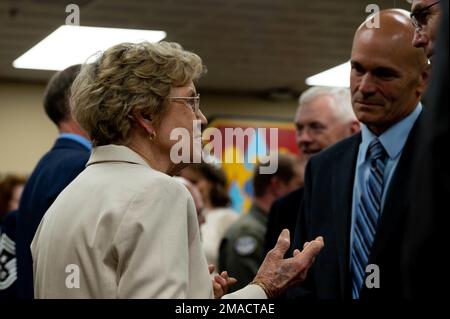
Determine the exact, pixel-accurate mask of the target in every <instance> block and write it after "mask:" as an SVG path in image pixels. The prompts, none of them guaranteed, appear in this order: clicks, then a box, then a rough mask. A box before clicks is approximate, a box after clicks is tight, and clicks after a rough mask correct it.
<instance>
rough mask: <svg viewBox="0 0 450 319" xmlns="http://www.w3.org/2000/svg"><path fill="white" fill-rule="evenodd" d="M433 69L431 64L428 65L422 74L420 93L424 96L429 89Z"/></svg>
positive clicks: (419, 86)
mask: <svg viewBox="0 0 450 319" xmlns="http://www.w3.org/2000/svg"><path fill="white" fill-rule="evenodd" d="M431 68H432V65H431V64H430V63H427V64H426V65H425V66H424V67H423V69H422V72H421V73H420V79H419V85H418V93H419V94H420V95H421V96H422V95H423V94H424V93H425V91H426V89H427V87H428V83H429V82H430V76H431Z"/></svg>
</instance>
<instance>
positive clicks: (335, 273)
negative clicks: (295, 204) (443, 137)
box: [288, 117, 421, 299]
mask: <svg viewBox="0 0 450 319" xmlns="http://www.w3.org/2000/svg"><path fill="white" fill-rule="evenodd" d="M420 118H421V117H419V119H418V120H417V121H416V123H415V124H414V126H413V128H412V130H411V132H410V135H409V137H408V140H407V142H406V144H405V147H404V149H403V152H402V155H401V158H400V160H399V163H398V165H397V168H396V170H395V172H394V175H393V177H392V180H391V183H390V185H389V188H388V190H387V192H388V193H387V197H386V202H385V206H384V210H383V213H382V217H381V220H380V222H379V225H378V229H377V233H376V236H375V239H374V243H373V246H372V251H371V254H370V256H369V264H376V265H378V266H379V269H380V288H379V289H367V288H364V289H363V290H362V292H361V294H360V298H361V299H365V298H395V297H399V296H400V295H401V294H400V291H401V285H400V271H401V267H400V266H401V261H400V259H401V258H400V251H401V247H402V237H403V229H404V221H405V212H406V204H407V201H408V193H407V192H406V191H405V190H406V189H407V187H406V186H407V183H408V179H407V177H408V176H409V174H410V169H411V159H412V158H413V156H414V155H413V153H414V146H415V141H416V133H417V132H416V131H417V126H418V122H420ZM360 143H361V134H357V135H354V136H352V137H350V138H348V139H345V140H343V141H341V142H339V143H337V144H335V145H334V146H332V147H330V148H328V149H326V150H324V151H323V152H321V153H320V154H318V155H316V156H314V157H313V158H311V160H310V161H309V163H308V165H307V168H306V172H305V193H304V200H303V205H302V208H301V211H300V214H299V220H298V223H297V229H296V234H295V246H296V247H298V248H300V247H302V246H303V243H304V242H305V241H309V240H312V239H314V238H315V237H316V236H319V235H320V236H323V237H324V241H325V247H324V249H323V250H322V252H321V253H320V254H319V256H318V257H317V259H316V261H315V263H314V265H313V267H312V268H311V272H310V273H309V274H308V279H307V281H306V282H305V283H304V285H303V288H295V289H293V290H291V291H290V292H288V296H289V297H291V298H292V297H310V298H313V299H316V298H318V299H350V298H351V276H350V227H351V213H352V196H353V183H354V177H355V168H356V160H357V154H358V150H359V144H360Z"/></svg>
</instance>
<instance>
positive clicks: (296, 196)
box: [264, 188, 303, 256]
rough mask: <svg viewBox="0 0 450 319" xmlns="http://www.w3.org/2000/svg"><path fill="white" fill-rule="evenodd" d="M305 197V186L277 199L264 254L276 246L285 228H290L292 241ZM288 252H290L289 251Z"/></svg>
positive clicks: (268, 229) (272, 209)
mask: <svg viewBox="0 0 450 319" xmlns="http://www.w3.org/2000/svg"><path fill="white" fill-rule="evenodd" d="M302 199H303V188H299V189H296V190H295V191H293V192H291V193H289V194H287V195H286V196H283V197H282V198H280V199H278V200H276V201H275V202H274V203H273V205H272V207H271V208H270V213H269V220H268V222H267V232H266V237H265V240H264V256H265V255H266V254H267V253H268V252H269V250H271V249H272V248H273V247H275V244H276V243H277V240H278V236H280V233H281V231H282V230H283V229H284V228H287V229H289V232H290V234H291V242H292V241H293V236H294V233H295V225H296V221H297V216H298V214H299V212H300V204H301V202H302ZM287 254H288V253H287Z"/></svg>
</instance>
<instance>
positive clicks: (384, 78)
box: [350, 9, 429, 135]
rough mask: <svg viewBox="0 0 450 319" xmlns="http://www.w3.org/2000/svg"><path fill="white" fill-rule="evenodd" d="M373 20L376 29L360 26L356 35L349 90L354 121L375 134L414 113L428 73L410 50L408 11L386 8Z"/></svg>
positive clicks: (418, 51) (420, 53)
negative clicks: (356, 120)
mask: <svg viewBox="0 0 450 319" xmlns="http://www.w3.org/2000/svg"><path fill="white" fill-rule="evenodd" d="M377 15H379V16H378V17H377V18H379V21H380V25H379V28H369V27H368V24H367V23H366V22H364V23H363V24H361V26H360V27H359V28H358V29H357V31H356V33H355V37H354V40H353V47H352V56H351V65H352V72H351V76H350V87H351V93H352V104H353V110H354V111H355V114H356V116H357V118H358V119H359V120H360V121H361V122H363V123H364V124H366V125H367V126H368V127H369V129H371V130H372V131H373V132H374V133H375V134H378V135H379V134H382V133H383V132H384V131H386V130H387V129H388V128H390V127H391V126H392V125H394V124H396V123H398V122H399V121H401V120H402V119H404V118H405V117H406V116H408V115H409V114H410V113H411V112H412V111H414V109H415V107H416V105H417V104H418V102H419V100H420V97H421V95H422V94H423V92H424V90H425V87H426V83H427V79H428V72H429V70H428V65H427V58H426V56H425V53H424V51H423V50H421V49H417V48H414V47H413V46H412V45H411V41H412V39H413V37H414V27H413V26H412V23H411V20H410V18H409V15H408V12H407V11H404V10H399V9H389V10H383V11H380V12H379V13H377ZM369 19H371V18H370V17H369Z"/></svg>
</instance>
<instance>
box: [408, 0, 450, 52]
mask: <svg viewBox="0 0 450 319" xmlns="http://www.w3.org/2000/svg"><path fill="white" fill-rule="evenodd" d="M443 2H448V0H444V1H443ZM442 5H443V4H441V1H436V0H413V2H412V7H411V21H412V23H413V25H414V27H415V32H414V38H413V42H412V43H413V45H414V47H416V48H422V49H423V50H424V51H425V54H426V55H427V57H428V59H431V58H432V57H433V54H434V47H435V43H436V39H437V36H438V29H439V25H440V22H441V19H442ZM447 23H448V22H447Z"/></svg>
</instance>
